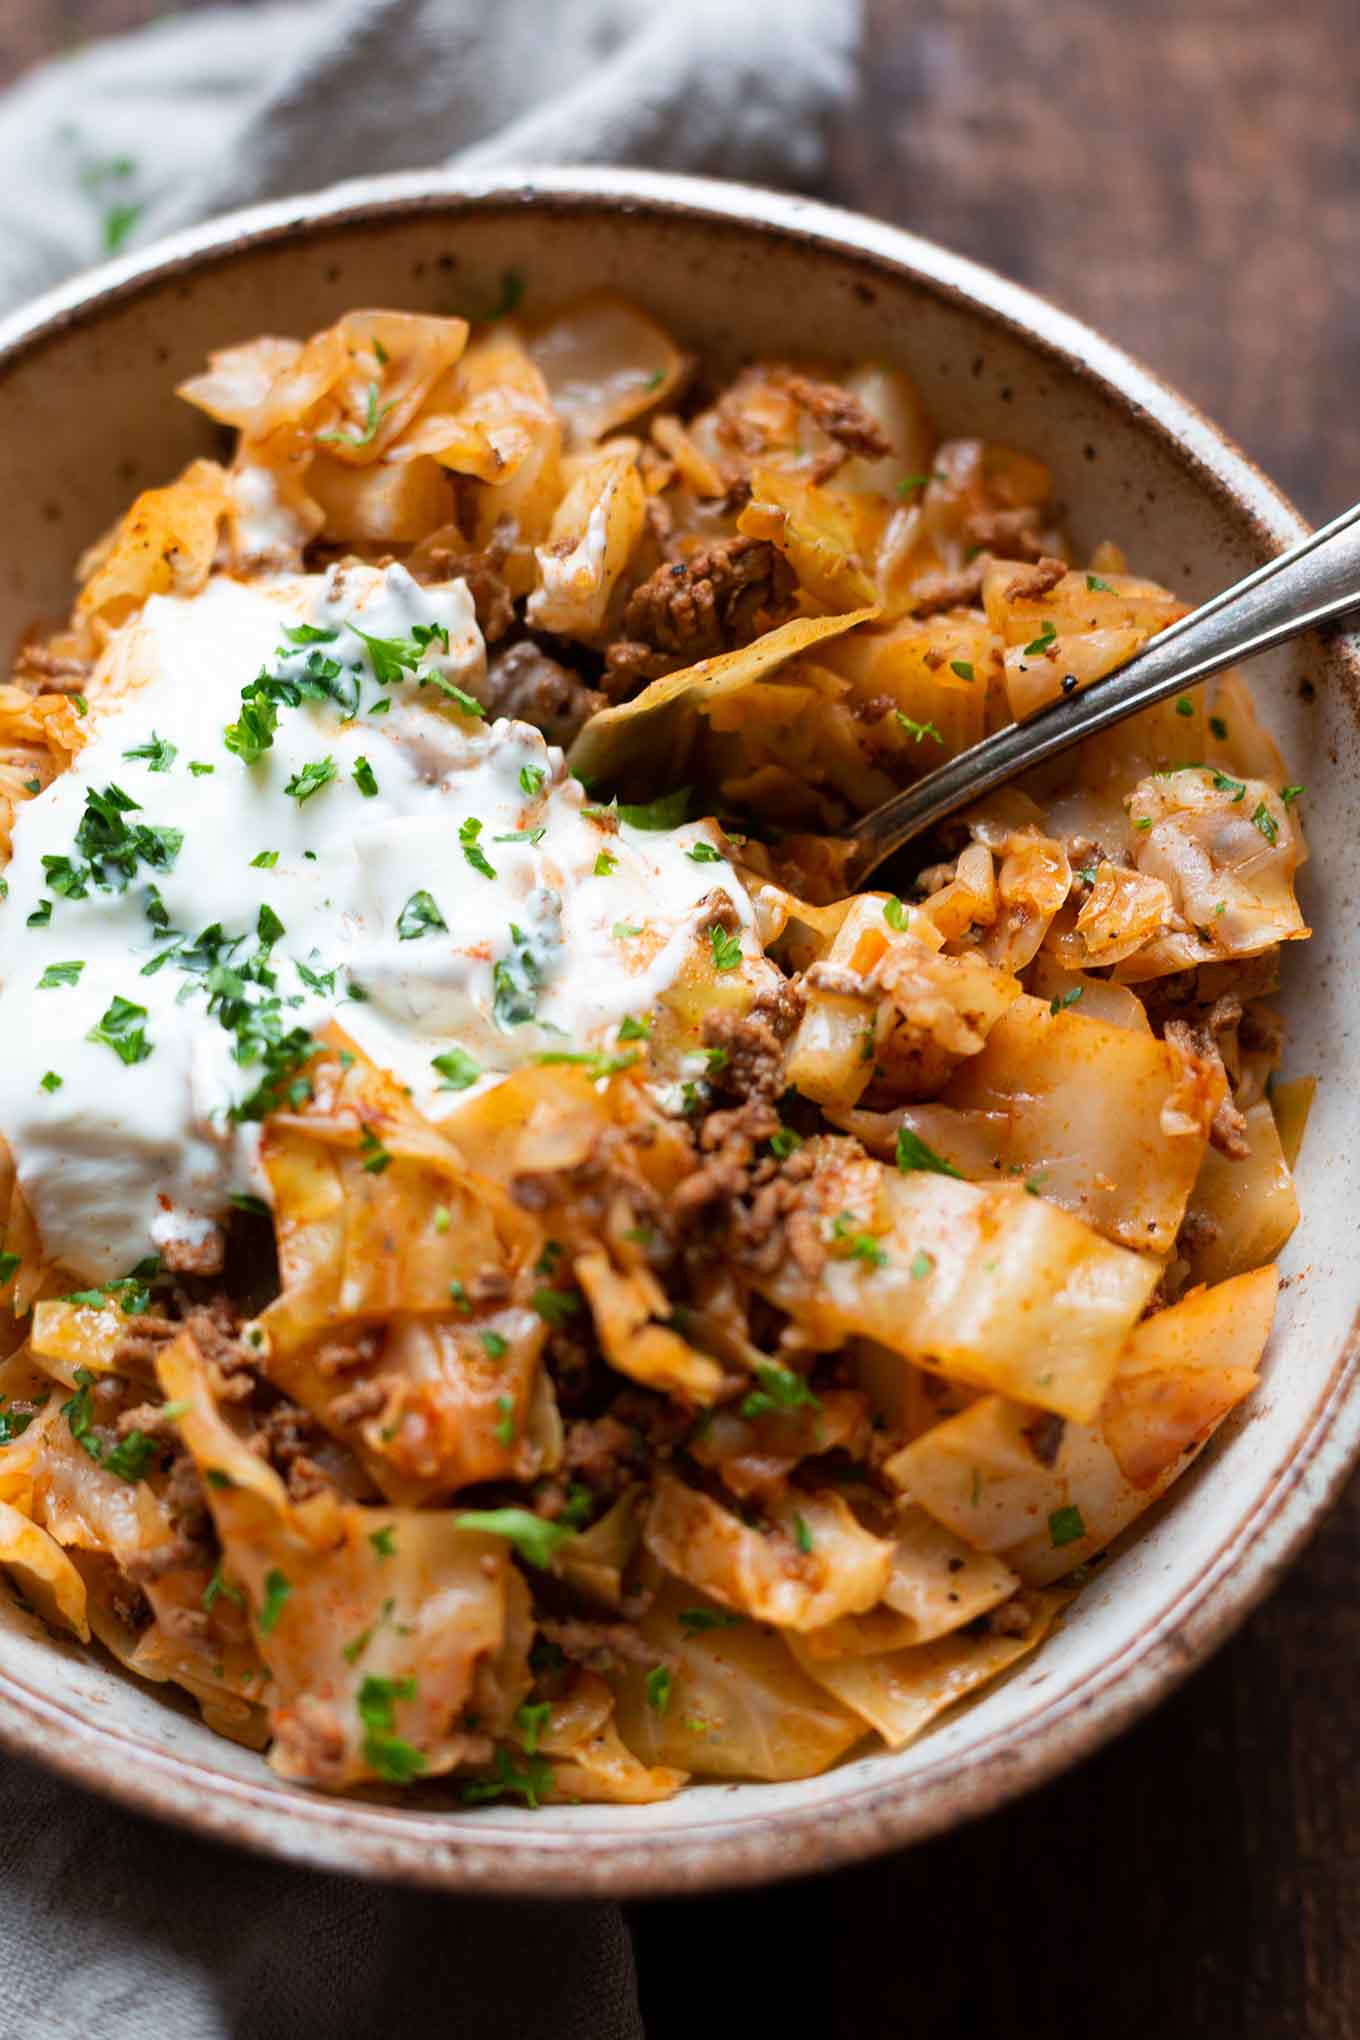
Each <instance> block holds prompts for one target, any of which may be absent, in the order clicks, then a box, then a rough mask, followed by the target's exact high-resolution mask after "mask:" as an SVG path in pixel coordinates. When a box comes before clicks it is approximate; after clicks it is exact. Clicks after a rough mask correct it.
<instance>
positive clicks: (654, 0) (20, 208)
mask: <svg viewBox="0 0 1360 2040" xmlns="http://www.w3.org/2000/svg"><path fill="white" fill-rule="evenodd" d="M858 11H859V10H858V0H763V4H758V5H750V4H748V0H681V4H675V0H308V4H305V5H300V4H297V0H285V4H274V5H267V6H238V7H214V8H211V9H208V10H205V11H203V12H194V13H192V14H187V15H181V16H179V17H178V18H175V19H171V20H167V21H162V22H157V23H156V24H155V25H154V26H153V27H151V28H148V29H144V30H142V31H141V32H140V33H139V34H137V35H129V36H123V37H120V38H119V39H118V40H117V41H113V42H106V43H96V44H94V45H92V46H90V47H88V48H86V49H84V50H78V51H76V52H74V53H73V54H71V55H70V56H68V57H66V58H64V59H62V60H61V61H60V62H57V63H53V64H49V65H47V66H45V68H44V69H42V70H40V71H38V72H36V73H35V74H34V75H33V76H32V77H30V78H29V79H27V80H26V81H25V82H24V83H23V84H21V85H20V86H19V87H18V88H17V89H16V90H15V91H13V92H11V93H10V94H9V96H8V98H7V99H5V100H3V101H0V307H4V306H8V305H12V304H17V303H21V302H22V301H23V299H24V298H26V297H31V296H32V295H34V293H35V292H37V291H40V290H44V289H46V288H47V287H48V286H49V285H51V284H54V283H56V282H58V281H59V280H60V279H61V278H62V277H63V276H66V275H68V274H69V273H70V272H71V271H72V270H74V269H79V268H82V267H83V266H84V265H85V264H87V263H89V262H93V261H96V260H97V259H98V258H99V256H100V255H101V254H104V253H108V252H109V251H110V248H111V247H112V248H117V247H121V246H124V245H135V244H137V243H138V242H141V241H145V240H150V239H153V238H154V237H155V236H156V235H157V234H159V233H163V232H165V231H166V230H167V229H169V228H170V227H175V226H182V225H184V224H186V223H187V222H188V221H190V220H196V219H202V218H204V217H205V216H206V215H208V214H209V213H214V212H221V211H222V210H224V209H225V208H226V207H228V206H237V205H246V204H249V203H250V202H251V201H252V200H254V199H260V198H277V197H284V196H287V195H289V194H291V193H293V192H299V191H311V190H314V189H315V188H316V187H318V186H320V185H325V184H329V183H333V182H335V181H337V180H338V179H340V178H344V177H353V176H357V175H359V174H362V173H368V172H372V171H379V170H408V169H416V168H419V167H421V166H422V165H424V164H427V163H437V162H441V161H443V162H449V163H463V164H468V165H472V164H476V165H478V166H482V167H489V166H494V165H495V164H498V163H507V164H508V163H513V164H521V163H611V162H624V163H646V164H648V165H649V166H650V167H652V168H668V169H676V170H681V169H683V170H704V171H710V172H712V173H713V174H715V175H723V176H731V177H745V178H750V179H755V180H758V181H763V182H766V183H779V184H787V183H797V182H802V181H805V180H806V179H808V178H809V177H811V176H812V175H813V174H814V173H815V171H816V169H817V166H818V163H819V160H820V156H821V125H822V120H823V117H824V115H825V113H826V112H827V110H828V108H829V107H830V106H832V105H833V104H834V103H835V102H836V101H837V100H839V99H842V98H844V96H845V95H846V94H847V93H848V91H849V89H850V85H851V81H852V77H853V63H854V45H855V40H856V33H857V28H858Z"/></svg>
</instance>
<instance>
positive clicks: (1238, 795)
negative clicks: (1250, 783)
mask: <svg viewBox="0 0 1360 2040" xmlns="http://www.w3.org/2000/svg"><path fill="white" fill-rule="evenodd" d="M1214 791H1215V792H1216V793H1230V794H1231V795H1232V797H1233V799H1234V801H1239V800H1241V799H1243V797H1244V796H1245V794H1246V791H1247V788H1246V783H1245V781H1243V780H1241V779H1230V778H1229V777H1228V774H1227V773H1226V772H1215V774H1214Z"/></svg>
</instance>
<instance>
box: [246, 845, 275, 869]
mask: <svg viewBox="0 0 1360 2040" xmlns="http://www.w3.org/2000/svg"><path fill="white" fill-rule="evenodd" d="M278 861H279V853H278V851H277V850H261V851H260V853H259V855H258V856H256V857H252V858H251V860H250V868H251V870H252V871H272V870H273V869H274V866H275V865H276V864H277V863H278Z"/></svg>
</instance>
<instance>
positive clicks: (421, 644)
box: [350, 623, 482, 715]
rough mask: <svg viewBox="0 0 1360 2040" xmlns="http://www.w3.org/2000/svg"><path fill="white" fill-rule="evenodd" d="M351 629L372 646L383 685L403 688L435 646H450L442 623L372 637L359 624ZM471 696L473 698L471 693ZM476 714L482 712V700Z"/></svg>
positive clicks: (374, 666)
mask: <svg viewBox="0 0 1360 2040" xmlns="http://www.w3.org/2000/svg"><path fill="white" fill-rule="evenodd" d="M350 629H351V630H352V631H353V632H354V635H355V637H357V638H360V639H361V640H362V641H363V643H364V644H365V645H367V647H368V662H369V665H370V666H371V667H372V669H373V678H374V679H375V680H376V681H377V683H378V685H379V687H400V686H401V684H402V683H403V681H404V680H405V678H406V675H407V674H408V673H414V672H415V671H416V669H417V667H418V666H419V665H420V662H421V660H422V659H423V658H424V657H425V654H426V653H427V652H428V651H429V649H430V647H431V645H433V644H435V643H436V642H442V644H443V648H444V650H445V651H447V650H448V648H449V634H448V632H447V631H446V630H445V629H444V626H443V625H442V624H438V623H435V624H417V625H416V628H415V629H414V630H413V631H412V633H411V635H410V637H408V638H402V637H390V638H384V637H370V636H369V633H368V632H367V631H366V630H360V629H359V628H358V626H357V625H356V624H353V623H352V624H351V625H350ZM468 699H471V697H470V696H469V697H468ZM476 713H477V714H478V715H480V714H481V713H482V710H481V705H480V703H479V704H477V706H476Z"/></svg>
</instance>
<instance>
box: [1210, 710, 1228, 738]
mask: <svg viewBox="0 0 1360 2040" xmlns="http://www.w3.org/2000/svg"><path fill="white" fill-rule="evenodd" d="M1209 728H1210V730H1211V731H1212V732H1213V734H1214V735H1215V736H1216V737H1217V738H1218V741H1219V742H1220V744H1221V743H1222V742H1223V740H1224V738H1225V737H1226V736H1227V734H1228V725H1227V724H1226V723H1225V722H1224V720H1223V718H1222V716H1221V715H1211V716H1210V718H1209Z"/></svg>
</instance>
